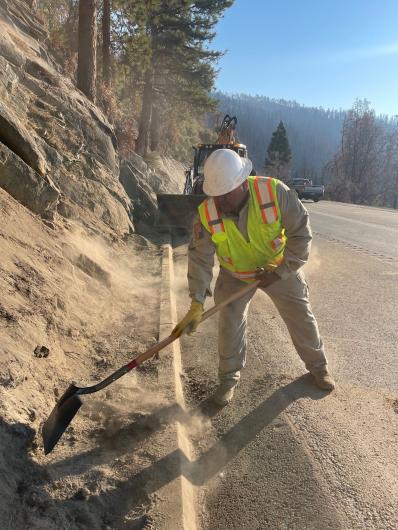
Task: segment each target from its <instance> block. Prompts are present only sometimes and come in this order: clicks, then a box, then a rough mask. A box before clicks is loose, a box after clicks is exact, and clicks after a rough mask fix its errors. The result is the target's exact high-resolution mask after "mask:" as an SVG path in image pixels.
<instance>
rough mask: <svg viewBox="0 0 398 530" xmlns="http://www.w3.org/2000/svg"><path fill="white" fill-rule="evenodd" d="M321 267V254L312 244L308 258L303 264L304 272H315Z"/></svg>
mask: <svg viewBox="0 0 398 530" xmlns="http://www.w3.org/2000/svg"><path fill="white" fill-rule="evenodd" d="M320 268H321V256H320V254H319V249H318V247H317V246H316V245H312V248H311V254H310V257H309V260H308V261H307V263H306V264H305V265H304V272H305V273H306V274H308V275H310V274H315V273H317V272H318V271H319V269H320Z"/></svg>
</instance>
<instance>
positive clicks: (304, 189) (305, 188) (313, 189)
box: [286, 179, 325, 202]
mask: <svg viewBox="0 0 398 530" xmlns="http://www.w3.org/2000/svg"><path fill="white" fill-rule="evenodd" d="M286 185H287V186H289V188H290V189H292V190H296V192H297V195H298V196H299V199H312V200H313V201H314V202H318V201H319V199H323V196H324V193H325V188H324V186H313V184H312V181H311V180H309V179H292V180H289V181H287V182H286Z"/></svg>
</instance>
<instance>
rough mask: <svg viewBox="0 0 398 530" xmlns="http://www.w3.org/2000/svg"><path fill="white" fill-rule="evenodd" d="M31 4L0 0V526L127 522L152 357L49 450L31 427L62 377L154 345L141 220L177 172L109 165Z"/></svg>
mask: <svg viewBox="0 0 398 530" xmlns="http://www.w3.org/2000/svg"><path fill="white" fill-rule="evenodd" d="M28 4H30V3H29V2H24V1H22V0H15V1H14V0H13V1H12V2H11V1H6V0H0V256H1V260H0V292H1V297H0V344H1V347H0V354H1V364H0V475H1V477H2V480H1V484H0V514H1V525H0V526H1V528H4V529H7V530H8V529H11V528H12V529H14V530H16V529H25V528H26V529H27V528H29V529H40V530H43V529H61V528H62V529H63V528H65V529H66V528H107V527H109V525H111V526H112V527H115V526H117V527H119V526H122V525H125V524H127V523H126V521H128V524H129V525H130V526H129V527H131V528H136V527H137V526H136V525H141V526H142V525H143V524H144V522H145V520H146V519H148V517H149V516H148V515H146V514H147V512H148V510H149V509H150V508H151V504H152V500H151V499H150V498H149V496H148V495H147V494H146V492H145V489H144V488H133V490H134V491H130V490H131V485H130V482H129V480H130V478H131V477H132V476H133V475H134V473H135V472H136V470H137V469H138V468H141V467H142V466H143V465H146V464H150V463H151V462H152V461H153V458H154V456H152V455H151V454H149V453H148V452H147V450H146V447H145V443H144V441H143V440H139V439H135V438H134V436H133V434H134V433H132V432H130V431H129V430H128V428H127V427H126V425H130V424H132V425H134V424H135V423H134V422H137V421H144V420H145V418H147V417H148V416H149V414H150V412H151V411H152V410H153V407H156V406H158V405H159V404H160V403H162V402H163V401H165V398H164V396H162V395H161V393H160V392H159V390H158V389H157V388H156V374H157V368H156V363H153V364H152V365H151V369H150V370H139V371H136V373H134V374H131V375H130V376H127V377H126V378H125V379H124V380H123V383H121V384H115V385H114V386H113V387H112V388H111V389H110V390H109V392H107V393H106V395H105V393H102V395H101V396H100V398H98V400H96V399H93V400H92V401H90V405H87V407H85V408H84V412H82V414H81V415H79V418H77V419H76V421H75V422H74V425H73V426H72V427H71V429H70V430H69V431H68V434H67V435H66V436H65V437H64V438H63V440H61V442H60V443H59V446H58V447H57V451H56V453H55V454H52V455H51V456H49V457H46V458H45V457H44V455H43V448H42V446H41V436H40V431H41V426H42V423H43V421H44V419H45V418H46V417H47V416H48V414H49V412H50V411H51V409H52V407H53V406H54V404H55V402H56V399H57V398H58V397H59V396H60V395H61V394H62V393H63V392H64V390H65V388H67V386H68V385H69V384H70V383H71V382H72V381H76V382H79V383H80V384H89V383H90V382H93V381H98V380H100V379H103V378H104V377H105V375H107V374H109V373H110V372H112V371H114V370H115V369H116V368H118V367H120V365H122V364H124V363H125V362H127V361H128V360H130V359H131V358H132V357H134V356H135V355H137V353H139V352H141V351H144V350H146V349H147V347H148V346H149V345H151V344H152V343H153V342H154V341H156V339H157V318H158V317H157V315H158V304H159V300H158V287H159V281H160V280H159V269H160V254H159V247H158V241H157V240H156V234H154V233H153V231H152V232H151V229H150V225H151V224H152V223H153V220H154V216H155V211H156V197H155V193H156V192H157V191H160V190H167V191H177V190H178V189H179V188H180V187H181V185H182V179H183V166H182V165H181V164H180V163H177V162H175V161H173V160H171V159H166V158H160V157H157V158H156V157H155V159H153V160H152V165H151V166H150V165H148V163H147V162H146V161H144V160H143V159H142V158H141V157H139V156H137V155H135V154H134V153H131V155H130V156H129V158H128V159H127V160H126V159H120V158H119V152H118V146H117V142H116V136H115V133H114V131H113V128H112V126H111V125H110V123H109V122H108V120H107V118H106V117H105V115H104V114H103V112H102V111H101V110H100V109H99V108H98V107H97V106H95V105H94V104H93V103H92V102H90V101H89V100H88V99H87V98H86V97H85V96H84V95H83V94H82V93H81V92H80V91H78V90H77V89H76V88H75V86H74V84H73V83H72V81H71V80H69V79H68V78H66V77H64V76H63V75H62V74H61V69H60V68H59V66H58V65H57V63H56V62H55V60H54V58H53V57H52V55H51V51H50V50H49V49H48V46H47V44H48V36H47V34H46V32H45V30H44V27H43V26H42V24H41V22H40V21H39V19H38V18H37V17H36V16H35V14H34V12H33V11H32V10H31V8H30V7H29V5H28ZM138 232H145V233H147V234H152V240H151V241H149V240H147V239H145V237H143V236H142V235H139V233H138ZM142 308H145V311H143V309H142ZM126 403H134V407H133V408H132V407H130V406H126ZM149 430H150V428H149V427H147V432H149ZM114 432H118V443H117V444H116V445H115V444H114V442H113V438H112V433H114ZM98 440H101V443H100V445H101V450H100V451H99V450H98V447H97V445H98V443H99V442H98ZM132 443H134V445H135V447H134V455H135V457H134V459H131V458H130V456H129V453H128V451H127V448H128V447H130V446H131V444H132ZM126 454H127V455H128V456H127V457H126V456H125V455H126ZM77 455H79V456H77ZM115 462H116V463H118V464H116V465H115ZM116 485H118V495H117V496H116V498H115V495H114V493H113V492H114V490H115V486H116ZM88 497H90V502H86V501H87V499H88ZM153 511H154V509H153V507H152V512H153ZM148 520H149V519H148ZM118 525H119V526H118ZM123 527H127V526H123Z"/></svg>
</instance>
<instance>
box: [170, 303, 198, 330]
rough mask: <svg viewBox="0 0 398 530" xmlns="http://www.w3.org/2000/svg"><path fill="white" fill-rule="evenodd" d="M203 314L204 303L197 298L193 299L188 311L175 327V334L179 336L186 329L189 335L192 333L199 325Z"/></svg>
mask: <svg viewBox="0 0 398 530" xmlns="http://www.w3.org/2000/svg"><path fill="white" fill-rule="evenodd" d="M202 316H203V304H201V303H200V302H197V301H196V300H192V302H191V307H190V308H189V311H188V313H187V314H186V315H185V317H184V318H183V319H182V320H181V321H180V322H179V323H178V324H177V325H176V327H175V328H174V329H173V334H174V335H177V336H178V337H179V336H180V335H182V334H183V333H184V331H186V332H187V333H188V335H190V334H191V333H193V332H194V331H195V330H196V328H197V327H198V326H199V324H200V321H201V320H202Z"/></svg>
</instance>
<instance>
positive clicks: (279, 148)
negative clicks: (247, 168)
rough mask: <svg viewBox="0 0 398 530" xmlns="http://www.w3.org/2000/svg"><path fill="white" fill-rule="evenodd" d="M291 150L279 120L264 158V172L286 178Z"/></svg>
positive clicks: (283, 127)
mask: <svg viewBox="0 0 398 530" xmlns="http://www.w3.org/2000/svg"><path fill="white" fill-rule="evenodd" d="M291 159H292V152H291V149H290V145H289V140H288V138H287V134H286V129H285V126H284V125H283V122H282V121H280V122H279V125H278V127H277V128H276V130H275V131H274V132H273V134H272V138H271V141H270V144H269V146H268V149H267V156H266V159H265V172H266V174H268V175H272V176H273V177H276V178H280V179H282V180H287V178H288V174H289V164H290V161H291Z"/></svg>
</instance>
